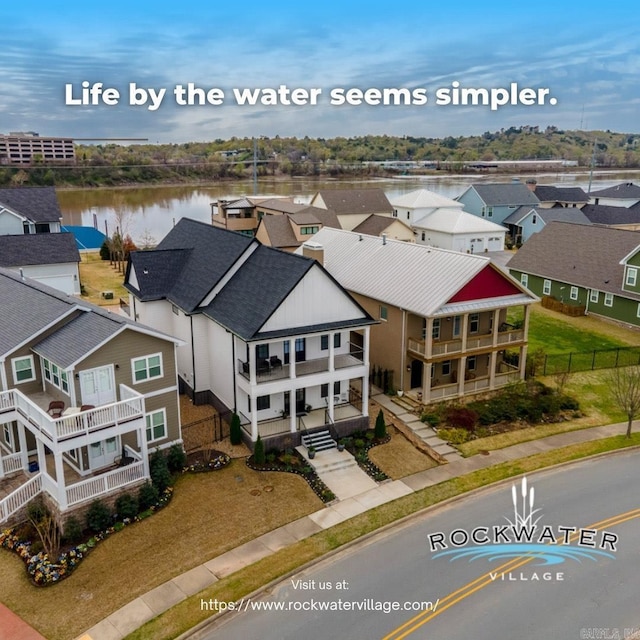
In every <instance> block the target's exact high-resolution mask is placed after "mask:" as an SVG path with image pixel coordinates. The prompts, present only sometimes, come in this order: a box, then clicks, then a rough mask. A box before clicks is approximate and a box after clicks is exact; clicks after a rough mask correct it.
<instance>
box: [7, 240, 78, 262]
mask: <svg viewBox="0 0 640 640" xmlns="http://www.w3.org/2000/svg"><path fill="white" fill-rule="evenodd" d="M64 262H80V254H79V252H78V247H77V246H76V240H75V237H74V235H73V234H72V233H36V234H23V235H19V236H2V235H0V267H19V266H26V265H30V264H60V263H64Z"/></svg>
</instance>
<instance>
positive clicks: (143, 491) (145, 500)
mask: <svg viewBox="0 0 640 640" xmlns="http://www.w3.org/2000/svg"><path fill="white" fill-rule="evenodd" d="M159 499H160V494H159V493H158V490H157V489H156V488H155V487H154V486H153V485H152V484H151V483H150V482H145V483H144V484H143V485H142V486H141V487H140V489H139V491H138V506H139V507H140V511H146V510H147V509H149V507H152V506H153V505H154V504H157V502H158V500H159Z"/></svg>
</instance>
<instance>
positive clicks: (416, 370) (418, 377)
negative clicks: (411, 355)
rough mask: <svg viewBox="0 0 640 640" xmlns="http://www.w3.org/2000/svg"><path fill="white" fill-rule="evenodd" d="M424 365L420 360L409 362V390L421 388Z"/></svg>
mask: <svg viewBox="0 0 640 640" xmlns="http://www.w3.org/2000/svg"><path fill="white" fill-rule="evenodd" d="M423 369H424V365H423V363H422V360H412V361H411V388H412V389H416V388H418V387H422V371H423Z"/></svg>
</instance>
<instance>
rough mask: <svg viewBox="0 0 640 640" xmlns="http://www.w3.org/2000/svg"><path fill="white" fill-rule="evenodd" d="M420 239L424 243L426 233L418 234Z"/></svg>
mask: <svg viewBox="0 0 640 640" xmlns="http://www.w3.org/2000/svg"><path fill="white" fill-rule="evenodd" d="M420 237H421V238H422V242H424V241H425V238H426V237H427V234H426V232H424V231H423V232H422V233H421V234H420Z"/></svg>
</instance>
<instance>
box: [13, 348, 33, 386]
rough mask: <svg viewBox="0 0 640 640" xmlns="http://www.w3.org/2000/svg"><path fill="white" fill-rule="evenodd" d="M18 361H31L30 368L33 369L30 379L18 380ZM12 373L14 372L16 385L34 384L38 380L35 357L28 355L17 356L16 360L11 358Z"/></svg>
mask: <svg viewBox="0 0 640 640" xmlns="http://www.w3.org/2000/svg"><path fill="white" fill-rule="evenodd" d="M18 360H29V366H30V368H31V377H30V378H25V379H24V380H18V372H17V371H16V362H17V361H18ZM11 371H12V372H13V384H15V385H18V384H22V383H24V382H33V381H34V380H36V367H35V363H34V361H33V356H32V355H31V354H27V355H26V356H16V357H15V358H11Z"/></svg>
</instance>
